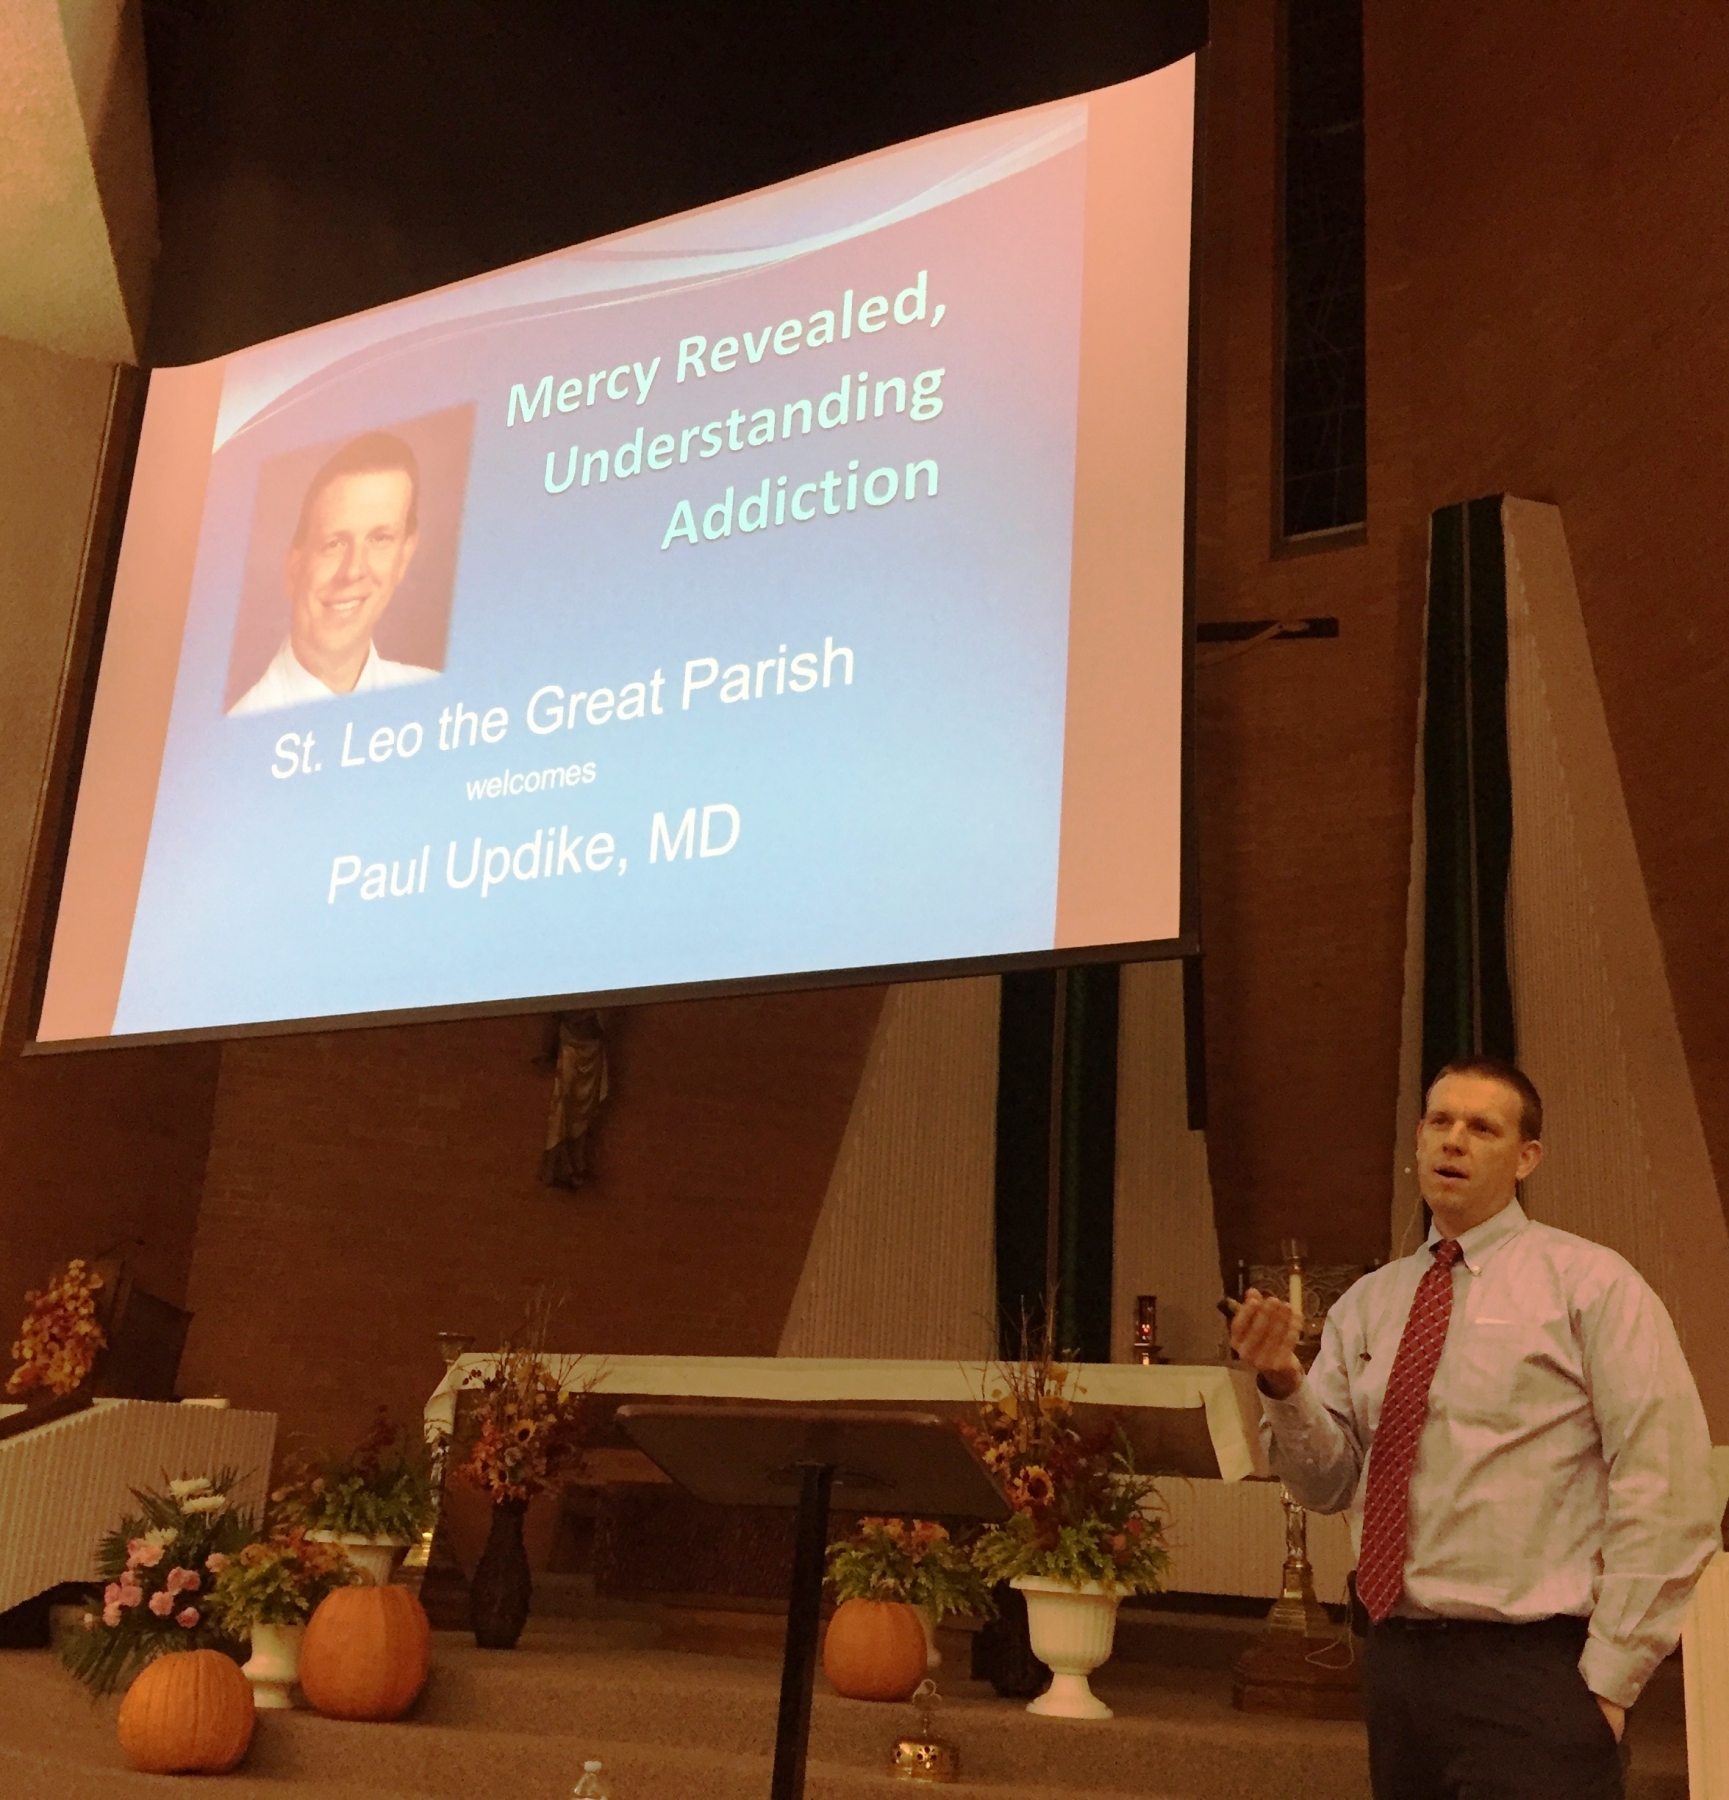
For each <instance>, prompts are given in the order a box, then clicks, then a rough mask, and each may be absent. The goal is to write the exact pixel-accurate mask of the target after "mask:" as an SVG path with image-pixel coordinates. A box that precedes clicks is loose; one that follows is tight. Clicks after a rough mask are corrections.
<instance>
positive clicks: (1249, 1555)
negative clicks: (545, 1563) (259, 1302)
mask: <svg viewBox="0 0 1729 1800" xmlns="http://www.w3.org/2000/svg"><path fill="white" fill-rule="evenodd" d="M548 1360H549V1361H551V1362H553V1363H555V1364H556V1362H557V1360H558V1359H557V1358H556V1357H549V1359H548ZM493 1361H494V1359H493V1357H492V1355H491V1354H489V1353H485V1352H476V1353H473V1354H469V1355H465V1356H462V1357H459V1358H458V1359H457V1360H456V1361H455V1362H454V1363H453V1364H452V1365H451V1367H450V1368H449V1370H448V1371H447V1373H446V1375H445V1377H444V1379H443V1380H442V1381H441V1382H440V1383H439V1384H438V1386H437V1388H436V1389H435V1390H434V1391H433V1393H432V1394H431V1396H430V1397H429V1398H428V1400H427V1403H426V1408H425V1425H426V1430H427V1433H428V1435H429V1437H436V1436H442V1435H443V1434H444V1433H447V1432H449V1431H450V1430H451V1429H452V1428H453V1427H454V1425H455V1422H456V1415H457V1406H458V1399H459V1395H460V1393H461V1391H462V1389H463V1387H464V1385H465V1384H467V1383H469V1382H471V1381H472V1380H479V1379H483V1378H484V1376H485V1375H486V1373H487V1372H488V1371H489V1370H490V1369H491V1367H492V1366H493ZM597 1371H598V1379H597V1380H596V1383H595V1388H594V1392H595V1393H596V1395H597V1396H598V1397H599V1398H600V1399H601V1401H602V1403H603V1406H604V1409H605V1416H604V1418H603V1420H602V1423H601V1425H600V1428H599V1430H598V1431H597V1434H596V1438H595V1441H594V1446H593V1448H592V1449H591V1450H590V1451H589V1454H588V1457H587V1459H586V1462H585V1465H584V1468H583V1470H582V1472H581V1473H580V1474H579V1475H577V1476H575V1477H573V1478H570V1479H569V1480H568V1482H567V1485H568V1487H570V1488H571V1489H573V1490H576V1489H587V1490H589V1491H590V1494H591V1496H592V1507H593V1513H594V1516H595V1521H596V1523H595V1545H596V1563H595V1569H594V1572H595V1576H596V1585H597V1589H598V1591H600V1592H602V1593H603V1594H604V1593H607V1592H609V1591H611V1592H616V1593H618V1594H619V1595H620V1596H621V1597H623V1596H624V1595H625V1593H626V1592H629V1593H630V1594H633V1595H637V1596H640V1595H643V1594H648V1593H654V1594H659V1595H664V1596H667V1597H673V1596H680V1597H682V1596H688V1595H691V1594H697V1593H724V1594H730V1595H735V1596H738V1597H741V1598H745V1597H754V1598H759V1599H773V1598H776V1597H778V1596H777V1594H776V1592H775V1590H774V1585H773V1576H772V1572H773V1571H774V1570H776V1569H778V1568H780V1567H782V1566H784V1558H782V1557H781V1556H780V1554H779V1546H778V1545H760V1546H759V1545H755V1544H754V1542H753V1541H746V1540H747V1538H751V1537H752V1535H753V1534H755V1533H757V1532H759V1531H760V1530H762V1529H763V1527H762V1525H761V1522H760V1521H755V1522H749V1523H747V1522H745V1521H742V1520H740V1521H733V1520H727V1519H723V1518H720V1517H719V1516H718V1515H719V1514H720V1512H721V1511H722V1510H723V1509H714V1512H715V1514H716V1515H717V1516H716V1517H715V1518H714V1519H713V1520H712V1522H711V1525H712V1528H710V1529H698V1528H697V1524H696V1518H695V1516H694V1514H693V1513H692V1508H693V1507H694V1504H695V1503H692V1502H687V1501H685V1500H683V1499H682V1498H681V1497H680V1496H678V1495H677V1494H676V1493H674V1492H672V1491H670V1490H669V1489H668V1488H667V1485H666V1483H665V1479H664V1477H662V1476H661V1475H660V1473H659V1471H658V1470H656V1469H655V1468H654V1466H653V1465H652V1464H651V1463H649V1461H648V1459H647V1458H646V1457H644V1456H643V1455H642V1454H641V1452H640V1451H637V1450H636V1449H634V1448H633V1447H631V1446H630V1444H629V1442H628V1440H627V1439H626V1438H625V1436H624V1435H623V1433H622V1432H621V1431H619V1430H618V1429H617V1427H616V1426H614V1425H613V1423H612V1415H613V1414H615V1413H616V1411H617V1409H618V1408H619V1407H620V1406H623V1405H625V1404H627V1403H628V1402H630V1401H632V1400H667V1399H687V1400H711V1401H716V1402H722V1403H724V1402H727V1401H734V1402H738V1403H739V1404H752V1403H756V1404H760V1403H762V1402H764V1401H789V1402H798V1403H802V1404H806V1405H824V1406H841V1407H848V1406H856V1407H860V1408H864V1407H881V1406H910V1407H917V1408H918V1409H919V1410H921V1411H925V1412H934V1413H936V1414H938V1415H939V1416H944V1417H949V1418H953V1419H955V1420H957V1421H959V1420H962V1419H966V1418H970V1417H971V1416H972V1412H973V1409H974V1408H975V1407H976V1406H977V1404H978V1402H979V1400H980V1398H981V1397H982V1396H983V1395H985V1394H986V1393H987V1392H988V1391H990V1384H991V1382H992V1365H990V1364H988V1363H983V1362H921V1361H897V1360H886V1359H885V1360H867V1359H861V1358H847V1357H772V1356H764V1357H741V1356H712V1357H698V1356H608V1357H592V1356H589V1357H583V1358H581V1359H580V1360H577V1359H575V1358H572V1359H571V1371H570V1378H571V1380H572V1382H573V1383H576V1382H586V1381H588V1380H589V1379H590V1378H591V1377H594V1376H595V1375H596V1372H597ZM1072 1393H1073V1398H1074V1400H1075V1402H1076V1405H1077V1408H1078V1411H1079V1416H1080V1419H1081V1421H1082V1422H1083V1423H1085V1422H1086V1421H1087V1420H1088V1418H1089V1417H1093V1418H1097V1419H1099V1420H1101V1421H1102V1420H1103V1419H1104V1418H1105V1417H1106V1416H1107V1415H1111V1414H1115V1415H1116V1416H1117V1417H1118V1418H1119V1419H1120V1421H1121V1423H1122V1425H1123V1429H1124V1431H1125V1433H1126V1435H1127V1437H1128V1440H1129V1443H1130V1445H1131V1446H1132V1448H1133V1450H1134V1454H1135V1459H1136V1462H1137V1464H1138V1466H1139V1467H1140V1468H1141V1469H1143V1470H1145V1471H1147V1472H1150V1473H1154V1474H1158V1475H1161V1476H1164V1477H1166V1478H1167V1479H1166V1480H1165V1481H1164V1482H1163V1485H1162V1489H1161V1493H1162V1498H1163V1500H1164V1504H1165V1509H1166V1516H1167V1521H1168V1523H1167V1544H1168V1547H1169V1550H1170V1557H1171V1560H1170V1567H1169V1572H1168V1576H1167V1586H1168V1588H1169V1589H1170V1591H1172V1592H1175V1593H1189V1594H1206V1595H1220V1596H1227V1597H1232V1598H1240V1599H1266V1600H1268V1601H1271V1600H1272V1599H1273V1598H1275V1597H1276V1596H1277V1594H1278V1593H1279V1590H1280V1576H1281V1571H1282V1569H1283V1565H1284V1556H1285V1537H1284V1531H1285V1525H1284V1515H1283V1511H1282V1509H1281V1507H1280V1504H1279V1493H1280V1489H1279V1484H1278V1483H1277V1482H1276V1481H1275V1480H1274V1479H1273V1478H1272V1472H1271V1470H1270V1469H1269V1467H1268V1465H1267V1460H1266V1456H1265V1453H1264V1451H1263V1449H1262V1447H1261V1442H1260V1435H1259V1430H1258V1425H1259V1420H1260V1402H1259V1400H1258V1398H1257V1397H1256V1394H1255V1389H1254V1378H1253V1374H1252V1372H1251V1371H1249V1370H1247V1369H1244V1368H1242V1367H1240V1366H1234V1365H1228V1364H1224V1363H1191V1364H1150V1365H1149V1364H1140V1363H1083V1364H1081V1365H1079V1366H1078V1370H1077V1373H1076V1376H1075V1380H1074V1386H1073V1389H1072ZM704 1516H706V1515H704ZM554 1529H555V1526H554V1523H553V1522H552V1521H550V1520H549V1521H548V1522H547V1523H546V1525H545V1526H544V1528H543V1532H542V1534H541V1541H542V1543H543V1544H544V1543H546V1542H547V1541H548V1540H549V1539H550V1537H551V1535H552V1533H553V1531H554ZM545 1553H546V1552H545V1551H544V1550H543V1552H542V1554H543V1555H544V1554H545ZM1309 1556H1310V1560H1311V1562H1312V1563H1313V1565H1314V1572H1315V1586H1316V1592H1317V1595H1318V1596H1319V1598H1320V1599H1322V1600H1323V1601H1327V1602H1331V1603H1334V1604H1337V1603H1339V1602H1342V1601H1343V1599H1344V1598H1345V1575H1346V1572H1347V1571H1348V1569H1349V1568H1350V1567H1351V1562H1352V1556H1351V1544H1350V1532H1349V1529H1348V1527H1347V1525H1346V1522H1345V1520H1344V1518H1343V1517H1342V1516H1339V1517H1323V1516H1314V1517H1312V1518H1311V1520H1310V1532H1309ZM626 1566H628V1568H629V1570H630V1571H631V1574H630V1580H631V1582H632V1583H633V1584H634V1585H632V1586H630V1587H629V1588H628V1589H626V1588H625V1587H623V1586H620V1585H619V1581H620V1577H619V1575H618V1574H617V1572H616V1571H617V1570H618V1569H619V1568H621V1567H626Z"/></svg>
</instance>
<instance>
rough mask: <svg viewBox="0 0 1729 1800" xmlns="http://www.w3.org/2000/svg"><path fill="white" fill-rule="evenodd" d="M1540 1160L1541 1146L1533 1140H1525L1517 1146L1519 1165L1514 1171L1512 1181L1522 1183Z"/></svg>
mask: <svg viewBox="0 0 1729 1800" xmlns="http://www.w3.org/2000/svg"><path fill="white" fill-rule="evenodd" d="M1542 1160H1543V1146H1542V1145H1541V1144H1540V1143H1538V1141H1537V1140H1536V1139H1535V1138H1526V1140H1525V1141H1524V1143H1522V1144H1521V1145H1520V1146H1519V1165H1518V1167H1517V1169H1516V1170H1515V1171H1514V1176H1513V1178H1514V1180H1516V1181H1523V1180H1524V1179H1525V1177H1526V1176H1527V1175H1529V1174H1530V1173H1531V1171H1532V1170H1533V1169H1534V1168H1536V1166H1537V1165H1538V1163H1540V1162H1541V1161H1542Z"/></svg>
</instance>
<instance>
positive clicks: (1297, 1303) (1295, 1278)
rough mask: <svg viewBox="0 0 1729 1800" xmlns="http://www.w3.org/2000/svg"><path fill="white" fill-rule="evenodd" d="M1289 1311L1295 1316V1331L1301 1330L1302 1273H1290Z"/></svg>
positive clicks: (1296, 1271) (1294, 1271)
mask: <svg viewBox="0 0 1729 1800" xmlns="http://www.w3.org/2000/svg"><path fill="white" fill-rule="evenodd" d="M1291 1311H1292V1312H1294V1313H1295V1314H1296V1315H1297V1329H1298V1330H1299V1331H1301V1330H1302V1328H1303V1271H1302V1270H1301V1269H1293V1270H1292V1271H1291Z"/></svg>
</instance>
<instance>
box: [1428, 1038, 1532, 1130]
mask: <svg viewBox="0 0 1729 1800" xmlns="http://www.w3.org/2000/svg"><path fill="white" fill-rule="evenodd" d="M1444 1075H1481V1076H1483V1077H1484V1078H1485V1079H1487V1080H1489V1081H1498V1082H1500V1083H1501V1084H1502V1086H1503V1087H1510V1088H1511V1089H1512V1090H1513V1092H1514V1093H1515V1094H1517V1095H1518V1096H1519V1135H1520V1136H1521V1137H1522V1138H1523V1139H1524V1140H1525V1142H1526V1143H1528V1144H1531V1143H1536V1142H1537V1141H1538V1140H1539V1139H1540V1138H1541V1137H1542V1135H1543V1096H1542V1095H1541V1094H1539V1093H1538V1092H1537V1084H1536V1083H1535V1082H1534V1081H1533V1080H1532V1079H1531V1077H1530V1076H1529V1075H1527V1074H1526V1073H1525V1071H1524V1070H1523V1069H1521V1068H1518V1067H1516V1066H1515V1065H1514V1064H1512V1063H1510V1062H1504V1061H1502V1059H1501V1058H1500V1057H1498V1056H1461V1057H1460V1058H1459V1059H1458V1061H1457V1062H1450V1063H1448V1064H1447V1066H1446V1067H1445V1068H1442V1069H1437V1070H1436V1071H1435V1075H1434V1079H1433V1080H1431V1081H1430V1083H1429V1086H1428V1088H1427V1090H1426V1091H1425V1092H1424V1095H1423V1100H1424V1104H1425V1106H1426V1105H1427V1103H1428V1099H1429V1095H1430V1094H1432V1093H1434V1091H1435V1083H1436V1082H1437V1081H1439V1080H1440V1079H1441V1078H1442V1076H1444Z"/></svg>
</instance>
